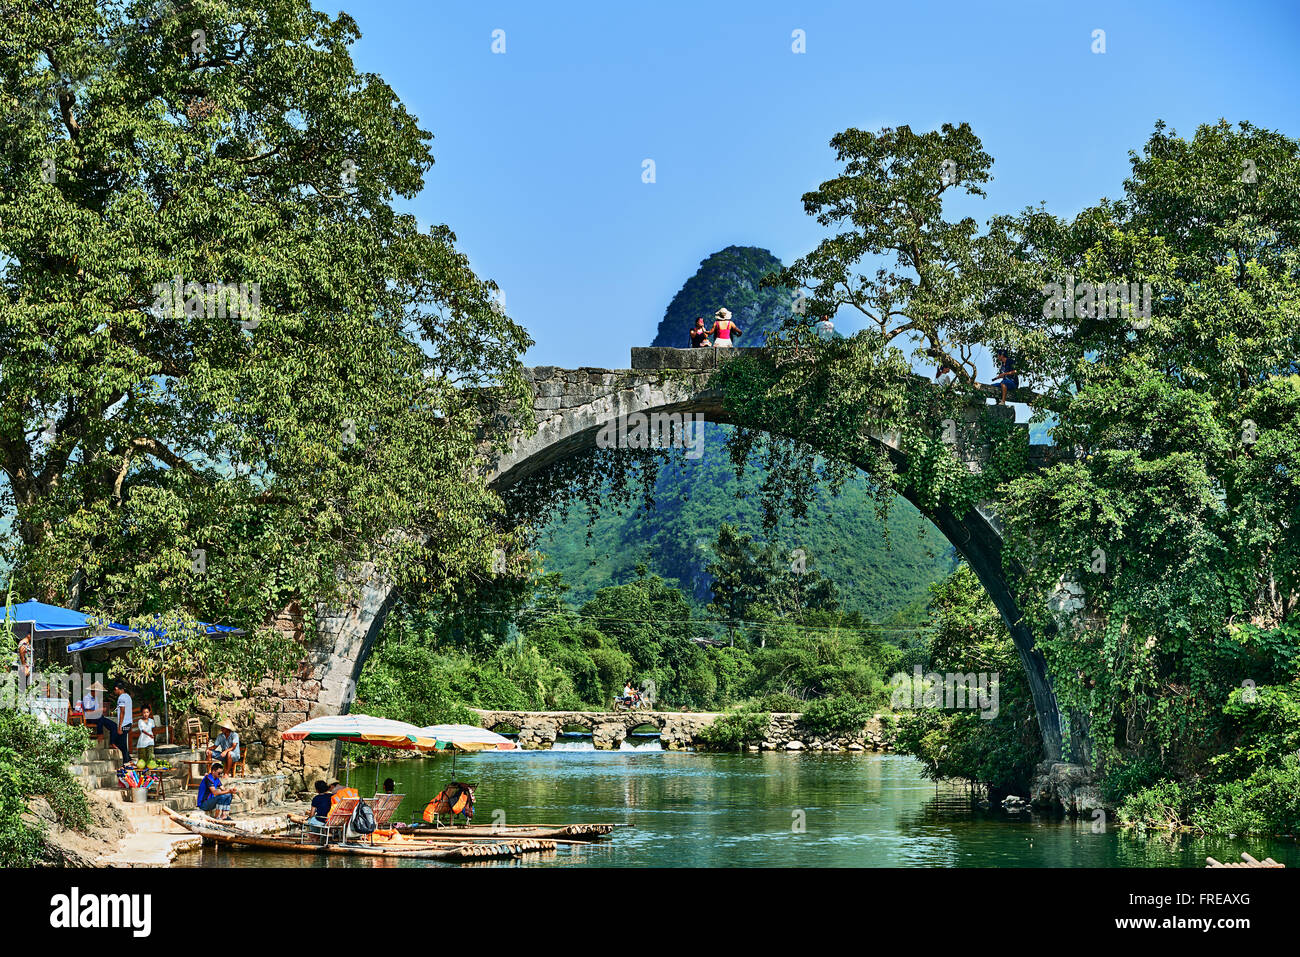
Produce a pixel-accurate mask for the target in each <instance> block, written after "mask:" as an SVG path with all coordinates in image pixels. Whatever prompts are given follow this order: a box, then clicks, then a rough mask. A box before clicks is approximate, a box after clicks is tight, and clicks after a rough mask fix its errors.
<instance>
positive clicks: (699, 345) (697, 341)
mask: <svg viewBox="0 0 1300 957" xmlns="http://www.w3.org/2000/svg"><path fill="white" fill-rule="evenodd" d="M711 345H712V343H711V342H709V330H708V329H705V328H704V317H703V316H696V317H695V325H694V326H692V327H691V348H692V349H707V348H709V346H711Z"/></svg>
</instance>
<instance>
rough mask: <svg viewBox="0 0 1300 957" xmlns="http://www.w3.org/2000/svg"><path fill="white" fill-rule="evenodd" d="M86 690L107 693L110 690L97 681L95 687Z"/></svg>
mask: <svg viewBox="0 0 1300 957" xmlns="http://www.w3.org/2000/svg"><path fill="white" fill-rule="evenodd" d="M86 690H87V691H107V690H108V689H107V688H105V687H104V686H103V685H102V684H100V683H99V682H98V681H96V682H95V683H94V684H93V685H91V686H90V687H89V688H87V689H86Z"/></svg>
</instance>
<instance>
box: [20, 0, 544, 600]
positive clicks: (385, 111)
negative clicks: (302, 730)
mask: <svg viewBox="0 0 1300 957" xmlns="http://www.w3.org/2000/svg"><path fill="white" fill-rule="evenodd" d="M7 10H8V13H7V14H6V20H5V23H4V27H3V31H2V32H3V39H2V40H0V78H2V79H3V96H2V98H0V108H3V109H4V110H6V112H7V113H8V116H7V119H8V121H9V122H7V123H6V125H5V132H6V139H5V142H4V144H3V147H2V148H0V188H2V190H3V192H2V193H0V266H2V268H3V280H2V283H3V307H2V308H0V464H2V465H3V468H4V471H5V474H6V476H7V480H8V483H7V486H6V488H5V495H6V496H7V498H8V501H7V502H6V503H5V505H6V510H12V511H13V512H14V513H15V518H16V521H15V523H14V526H13V530H12V533H11V535H10V536H9V537H8V539H7V542H6V548H7V550H8V552H9V553H10V558H11V559H12V560H13V561H14V565H15V569H16V571H15V574H16V577H17V581H18V582H19V584H20V588H21V591H23V592H25V593H27V594H35V595H37V596H39V597H43V598H46V599H49V600H57V601H64V602H71V603H73V604H86V605H92V606H96V607H99V608H102V609H104V610H105V611H108V612H112V613H114V614H131V613H136V612H153V611H167V610H172V609H184V610H186V611H188V612H189V613H192V614H195V615H197V616H199V617H202V618H205V619H207V620H212V619H214V618H215V619H219V620H227V621H230V620H233V621H237V622H240V623H243V624H246V625H254V626H256V625H260V624H264V623H265V622H267V621H268V620H269V619H270V618H271V617H272V616H273V615H274V614H275V613H276V612H278V611H279V610H281V609H284V608H286V607H292V603H293V602H295V601H297V602H301V603H302V607H304V608H307V609H310V607H311V606H310V602H312V601H315V600H318V599H337V598H338V597H339V595H338V592H339V585H338V579H339V574H338V573H339V570H340V569H347V568H349V567H356V566H357V565H358V563H362V562H373V563H375V564H376V565H377V566H378V567H379V568H380V569H381V570H382V571H383V572H384V573H385V574H387V575H389V576H390V577H391V578H392V579H393V580H394V581H396V582H399V583H404V582H410V581H418V580H421V579H423V580H425V581H426V582H433V583H436V586H437V587H436V588H435V589H434V591H438V590H441V591H442V592H444V593H445V592H448V591H451V590H453V589H454V588H455V585H456V582H457V581H458V580H459V579H461V578H462V577H463V576H464V575H465V574H466V573H468V572H469V571H470V570H485V569H486V568H487V567H488V566H489V565H490V564H491V555H492V548H493V546H494V545H495V544H496V542H495V539H494V535H493V532H492V528H491V527H490V524H489V521H490V517H491V514H492V512H493V510H494V507H495V505H496V502H495V499H494V498H493V496H491V495H490V494H489V493H488V492H487V491H486V490H485V489H484V487H483V484H482V481H481V479H479V478H478V477H477V476H475V475H473V474H471V470H469V469H467V468H466V463H467V462H471V461H472V460H473V456H474V453H475V451H476V449H477V448H479V443H480V440H481V438H482V436H481V435H480V434H479V433H478V431H477V430H478V427H479V424H480V419H481V417H480V415H479V409H478V407H477V403H476V399H475V395H476V389H477V388H478V387H483V386H493V387H495V388H496V389H497V390H498V392H497V396H498V400H499V401H504V402H505V403H507V404H510V403H513V402H518V401H519V400H521V399H522V398H523V397H524V395H525V387H524V384H523V382H522V380H521V378H520V377H519V375H518V359H519V356H520V354H521V352H522V351H523V350H524V349H525V348H526V347H527V346H528V345H529V339H528V337H527V335H526V334H525V332H524V331H523V330H522V329H521V328H520V327H519V326H518V325H516V324H515V323H513V322H511V321H510V320H509V319H508V318H507V317H505V316H504V315H502V314H501V313H500V310H499V308H496V307H495V302H494V300H493V292H494V289H495V286H494V284H492V283H490V282H485V281H483V280H481V279H479V278H478V277H477V276H475V275H474V273H473V271H472V270H471V269H470V266H469V263H468V261H467V260H466V258H465V256H464V255H463V254H461V253H460V252H458V251H457V249H456V247H455V245H454V240H455V237H454V236H453V234H452V233H451V231H450V230H449V229H448V228H447V227H446V226H435V227H433V228H431V229H427V230H422V229H421V228H420V226H419V225H418V224H417V222H416V221H415V218H414V217H413V216H410V215H408V214H404V213H401V212H399V211H398V210H397V208H396V204H397V203H398V201H399V200H401V199H406V198H410V197H412V196H414V195H415V194H417V193H418V192H419V191H420V189H421V188H422V186H423V183H424V176H425V174H426V173H427V172H428V170H429V168H430V167H431V166H432V163H433V157H432V154H431V153H430V149H429V140H430V138H431V137H430V134H429V133H428V132H427V131H425V130H423V129H422V128H421V127H420V126H419V124H418V121H417V119H416V118H415V117H414V116H412V115H411V114H410V113H409V112H408V111H407V110H406V108H405V107H404V106H403V105H402V104H401V102H400V101H399V100H398V98H397V96H396V94H395V93H394V91H393V89H392V88H391V87H390V86H389V85H388V84H386V83H385V82H384V81H383V80H382V79H381V78H380V77H378V76H376V75H374V74H369V73H363V72H359V71H357V69H356V68H355V67H354V65H353V63H352V60H351V56H350V54H349V47H350V45H351V44H352V43H353V42H354V41H355V40H356V39H357V36H358V31H357V26H356V24H355V22H354V21H353V20H352V19H351V18H350V17H348V16H347V15H346V14H340V15H338V16H336V17H329V16H327V15H325V14H323V13H319V12H317V11H315V10H313V9H312V8H311V6H310V5H309V4H308V3H307V2H306V0H275V2H271V3H269V4H267V3H261V4H245V3H239V2H224V0H215V2H201V3H192V4H179V5H173V4H170V3H160V2H127V3H122V4H110V5H105V4H102V3H96V2H94V0H71V2H69V3H64V4H60V5H58V6H57V7H52V6H50V5H48V4H39V3H34V2H23V3H19V4H17V5H13V4H11V5H10V6H9V7H8V8H7ZM174 281H175V285H173V282H174ZM227 285H230V286H233V287H234V289H235V290H236V292H235V293H232V294H231V295H223V290H222V289H221V288H219V287H224V286H227ZM520 414H521V415H522V414H526V409H521V410H520ZM494 437H495V436H494V434H493V433H491V432H489V434H488V436H487V438H488V439H489V440H492V439H493V438H494ZM306 617H307V618H308V619H310V617H311V616H310V614H308V615H307V616H306Z"/></svg>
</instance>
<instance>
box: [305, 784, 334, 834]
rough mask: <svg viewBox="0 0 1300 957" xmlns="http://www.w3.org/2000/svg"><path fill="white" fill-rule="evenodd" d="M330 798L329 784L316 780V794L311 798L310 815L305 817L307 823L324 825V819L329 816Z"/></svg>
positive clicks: (331, 797)
mask: <svg viewBox="0 0 1300 957" xmlns="http://www.w3.org/2000/svg"><path fill="white" fill-rule="evenodd" d="M332 799H333V796H332V795H331V794H330V788H329V785H328V784H326V783H325V782H324V781H317V782H316V796H315V797H314V798H312V799H311V817H310V818H308V819H307V823H308V824H315V825H318V826H320V827H324V826H325V819H326V818H328V817H329V816H330V801H331V800H332Z"/></svg>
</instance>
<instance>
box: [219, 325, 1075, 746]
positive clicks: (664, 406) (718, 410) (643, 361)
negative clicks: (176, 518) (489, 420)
mask: <svg viewBox="0 0 1300 957" xmlns="http://www.w3.org/2000/svg"><path fill="white" fill-rule="evenodd" d="M747 351H749V350H746V349H733V350H714V349H667V348H644V349H633V350H632V363H631V365H632V367H631V368H630V369H621V370H610V369H595V368H581V369H561V368H556V367H554V366H540V367H536V368H531V369H526V370H525V374H526V376H527V378H528V380H529V382H530V383H531V386H532V391H533V396H534V399H533V409H534V412H535V415H536V420H537V429H536V431H535V432H533V433H532V434H522V433H521V434H519V435H518V436H516V437H515V438H514V439H513V440H512V441H511V443H510V445H509V447H508V449H507V450H506V451H505V452H504V453H503V454H501V455H499V456H497V457H496V458H495V459H494V460H493V461H491V462H489V463H488V465H487V477H488V481H489V483H490V485H492V486H493V487H494V488H496V489H498V490H504V489H506V488H509V487H510V486H513V485H516V484H518V483H519V482H522V481H525V480H527V479H528V478H529V477H531V476H533V475H535V474H537V473H539V472H541V471H543V470H545V469H546V468H547V467H548V466H549V465H551V464H553V463H555V462H557V461H559V460H561V459H563V458H565V457H567V456H571V455H574V454H576V453H579V452H581V451H584V450H586V449H590V448H593V447H595V446H596V445H597V440H598V438H599V437H600V436H601V434H602V430H609V429H610V428H611V427H612V426H613V425H614V424H616V423H618V422H620V421H623V422H627V421H628V420H629V417H631V418H632V419H637V418H653V417H655V416H658V417H659V418H660V419H664V418H668V419H669V420H671V417H673V416H692V417H694V416H699V417H702V418H703V419H704V420H705V421H709V422H716V423H728V424H731V423H734V422H735V421H736V417H735V416H734V415H733V413H732V411H731V410H729V409H727V408H726V407H725V405H724V403H723V401H722V395H721V393H720V392H719V391H718V390H716V389H713V388H710V386H709V379H710V377H711V375H712V374H713V372H714V370H715V369H716V368H717V366H718V364H719V363H720V362H724V361H727V360H728V359H730V358H733V357H735V356H737V355H740V354H743V353H745V352H747ZM992 394H993V389H992V387H986V395H985V396H976V397H973V398H972V400H971V402H970V404H969V405H968V406H967V407H966V409H965V410H964V412H963V414H962V422H961V423H959V428H958V437H957V438H958V441H957V443H956V444H955V446H954V454H955V455H958V456H959V457H960V458H961V459H962V460H963V461H965V462H966V464H967V466H968V467H969V468H971V469H972V470H976V469H978V468H979V467H980V463H981V461H983V459H984V457H985V456H986V455H987V451H988V450H987V447H986V446H985V445H983V444H981V440H980V436H979V429H978V427H977V423H978V422H979V420H980V418H981V416H982V415H984V414H991V415H993V416H998V417H1005V418H1011V419H1013V418H1014V410H1013V409H1012V408H1010V407H1008V406H1001V407H998V406H995V407H989V406H988V405H987V402H988V398H987V396H991V395H992ZM1020 428H1021V429H1022V430H1024V433H1022V434H1024V435H1025V439H1024V441H1025V442H1026V443H1027V442H1028V436H1027V427H1025V426H1023V425H1022V426H1020ZM605 434H606V435H607V436H608V435H609V434H610V433H609V432H608V431H606V432H605ZM872 437H873V438H874V439H875V440H876V441H878V442H880V443H882V444H883V445H885V447H886V449H887V451H888V454H889V455H890V456H891V457H892V458H894V460H895V462H896V463H897V464H902V462H903V459H904V457H903V455H902V453H901V452H899V450H898V448H897V440H896V439H891V437H889V436H880V435H873V436H872ZM1030 451H1031V456H1036V457H1037V459H1038V460H1044V459H1046V458H1048V457H1050V455H1051V453H1052V452H1053V449H1052V447H1050V446H1030ZM688 454H689V453H688ZM1034 460H1035V459H1034V458H1033V457H1031V462H1032V461H1034ZM903 495H904V497H905V498H909V500H911V501H912V502H913V504H914V505H916V506H917V507H918V509H919V510H920V511H921V513H922V514H923V515H925V516H926V517H927V518H928V519H929V520H930V521H932V522H933V523H934V524H935V525H936V526H937V527H938V529H939V530H940V531H941V532H942V533H943V534H944V536H945V537H946V538H947V539H948V541H949V542H951V543H952V544H953V546H954V547H955V548H956V550H957V551H958V552H959V553H960V554H961V555H962V557H963V558H965V559H966V561H967V562H968V563H969V564H970V566H971V568H972V569H973V570H974V572H975V574H976V575H977V576H978V577H979V579H980V581H981V583H982V584H983V586H984V588H985V589H986V591H987V592H988V594H989V597H990V598H991V599H992V601H993V603H994V605H995V606H996V607H997V609H998V611H999V613H1000V614H1001V616H1002V618H1003V620H1004V621H1005V622H1006V625H1007V628H1008V630H1009V631H1010V633H1011V637H1012V640H1013V641H1014V642H1015V645H1016V650H1017V652H1018V654H1019V657H1020V661H1021V663H1022V665H1023V666H1024V669H1025V673H1026V676H1027V678H1028V682H1029V687H1030V690H1031V693H1032V695H1033V699H1034V708H1035V711H1036V713H1037V716H1038V723H1039V728H1040V730H1041V733H1042V740H1043V757H1044V759H1045V760H1047V761H1049V762H1054V761H1060V760H1061V754H1062V740H1061V737H1062V722H1061V718H1060V711H1059V708H1058V705H1057V702H1056V697H1055V694H1054V693H1053V690H1052V683H1051V680H1050V677H1049V675H1048V673H1047V667H1046V663H1045V661H1044V660H1043V657H1042V654H1041V652H1039V650H1038V649H1037V648H1036V647H1035V644H1034V636H1033V634H1032V633H1031V632H1030V630H1029V628H1028V627H1027V626H1026V625H1025V623H1024V621H1023V615H1022V614H1021V611H1020V608H1019V607H1018V605H1017V602H1016V598H1015V596H1014V590H1013V587H1012V583H1011V581H1010V580H1009V579H1008V577H1007V573H1006V571H1005V570H1004V568H1003V562H1002V538H1001V535H1000V533H999V528H998V521H997V517H996V515H995V514H994V513H993V512H992V511H991V510H989V509H987V508H984V507H976V508H973V509H971V510H970V511H968V512H967V513H966V514H964V515H957V514H954V513H953V512H952V511H951V510H949V509H946V508H927V507H925V506H924V505H923V504H921V503H919V502H918V501H916V500H915V499H913V498H911V496H910V495H909V494H908V493H907V492H906V491H905V492H904V493H903ZM360 575H361V578H362V580H361V582H360V583H359V584H360V585H361V587H360V588H359V589H357V592H358V597H357V598H356V599H355V600H354V601H352V602H351V603H350V604H349V605H348V606H347V607H345V608H343V609H339V610H332V611H331V610H324V609H319V610H317V619H316V620H317V626H318V631H319V634H320V636H321V637H320V640H319V642H318V643H317V646H316V647H315V648H314V649H312V652H311V656H310V659H309V661H308V663H307V666H306V668H305V670H304V671H303V672H302V673H301V674H300V675H299V677H298V678H296V679H294V680H292V681H290V682H287V683H282V684H273V683H271V682H263V683H262V685H261V686H259V687H258V688H256V689H254V691H253V697H252V700H251V702H250V705H251V708H250V711H251V715H250V717H249V718H248V719H247V720H248V722H249V723H250V724H251V725H252V726H251V727H249V729H248V730H249V731H251V732H252V736H253V737H254V738H255V739H257V740H258V741H260V742H261V745H262V750H263V754H264V756H265V758H266V759H268V760H270V761H271V762H274V763H277V764H279V765H280V766H281V767H286V768H289V769H304V770H305V769H309V768H311V767H320V766H324V765H327V764H328V763H329V756H328V755H329V753H330V752H331V749H330V748H328V747H320V746H313V745H311V744H306V745H304V744H303V743H301V742H297V743H295V742H286V741H283V740H282V739H281V738H280V735H279V732H280V731H282V730H284V729H285V728H288V727H291V726H292V725H294V724H296V723H298V722H299V721H302V720H305V719H306V718H308V717H314V716H316V715H319V714H330V713H338V712H342V711H346V710H347V708H348V706H349V705H350V703H351V701H352V697H353V692H354V690H355V686H356V685H355V682H356V679H357V677H358V675H359V674H360V671H361V667H362V665H363V664H364V663H365V660H366V657H367V655H368V654H369V651H370V649H371V647H372V646H373V644H374V641H375V638H376V637H377V635H378V633H379V630H380V628H381V627H382V625H383V622H384V619H385V617H386V616H387V614H388V612H389V610H390V609H391V607H392V605H393V603H394V602H395V600H396V597H397V596H396V594H394V591H393V589H392V587H391V586H389V585H388V584H387V583H386V582H384V581H383V580H381V579H380V578H379V577H377V576H376V575H375V574H374V572H373V569H369V568H363V569H361V571H360ZM276 699H278V700H276ZM241 730H243V728H242V727H241ZM593 733H594V729H593ZM602 733H603V732H602ZM610 733H611V734H612V733H613V732H612V731H611V732H610ZM1073 744H1074V748H1073V752H1074V754H1075V756H1076V760H1077V759H1078V756H1079V755H1086V754H1087V751H1086V748H1087V743H1086V740H1085V739H1084V738H1082V737H1081V736H1080V737H1076V738H1075V740H1074V742H1073Z"/></svg>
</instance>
